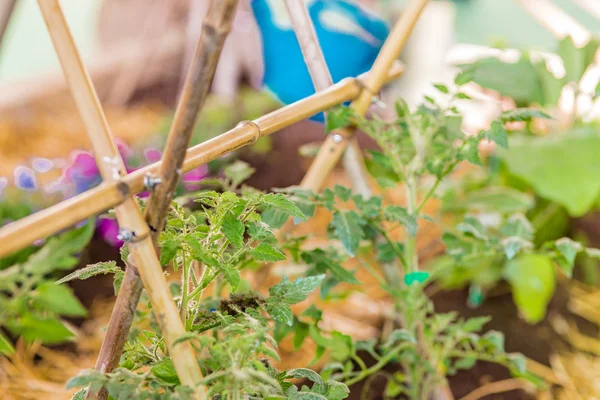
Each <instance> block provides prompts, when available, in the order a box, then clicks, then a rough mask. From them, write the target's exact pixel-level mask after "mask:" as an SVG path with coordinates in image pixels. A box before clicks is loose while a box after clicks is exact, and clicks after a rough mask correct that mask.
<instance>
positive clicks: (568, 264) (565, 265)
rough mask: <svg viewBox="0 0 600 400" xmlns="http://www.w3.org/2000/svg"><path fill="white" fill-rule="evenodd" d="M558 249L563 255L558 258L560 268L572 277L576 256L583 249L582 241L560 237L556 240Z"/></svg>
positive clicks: (555, 243)
mask: <svg viewBox="0 0 600 400" xmlns="http://www.w3.org/2000/svg"><path fill="white" fill-rule="evenodd" d="M554 245H555V246H556V250H558V252H559V253H560V255H561V256H562V257H561V258H559V259H558V265H559V266H560V269H561V270H562V271H563V272H564V273H565V274H566V275H567V276H568V277H569V278H571V277H572V275H573V267H574V265H575V258H576V257H577V254H578V253H579V252H580V251H582V250H583V246H582V245H581V243H578V242H575V241H573V240H571V239H569V238H567V237H564V238H562V239H558V240H557V241H556V242H554Z"/></svg>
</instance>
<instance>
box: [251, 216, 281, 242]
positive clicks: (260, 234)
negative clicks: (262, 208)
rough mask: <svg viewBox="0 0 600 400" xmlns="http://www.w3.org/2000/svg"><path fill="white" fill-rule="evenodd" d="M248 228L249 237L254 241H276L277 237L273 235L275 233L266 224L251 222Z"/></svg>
mask: <svg viewBox="0 0 600 400" xmlns="http://www.w3.org/2000/svg"><path fill="white" fill-rule="evenodd" d="M246 228H247V231H248V235H250V237H251V238H252V239H253V240H266V241H273V240H275V235H274V234H273V231H272V230H271V228H270V227H269V225H267V224H265V223H264V222H261V221H259V222H249V223H248V225H247V227H246Z"/></svg>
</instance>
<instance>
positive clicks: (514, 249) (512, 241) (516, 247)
mask: <svg viewBox="0 0 600 400" xmlns="http://www.w3.org/2000/svg"><path fill="white" fill-rule="evenodd" d="M502 246H503V247H504V254H506V258H508V259H509V260H512V259H513V258H514V257H515V256H516V255H517V254H519V253H520V252H521V250H525V249H530V248H532V247H533V243H531V242H530V241H528V240H525V239H523V238H520V237H518V236H511V237H507V238H505V239H503V240H502Z"/></svg>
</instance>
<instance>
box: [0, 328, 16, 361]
mask: <svg viewBox="0 0 600 400" xmlns="http://www.w3.org/2000/svg"><path fill="white" fill-rule="evenodd" d="M14 352H15V348H14V347H13V345H12V343H11V342H10V340H8V338H7V337H6V336H4V335H3V334H2V332H0V354H2V355H5V356H9V355H11V354H13V353H14Z"/></svg>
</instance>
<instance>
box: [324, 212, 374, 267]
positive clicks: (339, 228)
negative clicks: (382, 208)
mask: <svg viewBox="0 0 600 400" xmlns="http://www.w3.org/2000/svg"><path fill="white" fill-rule="evenodd" d="M365 224H366V222H365V221H364V220H363V219H362V218H361V217H360V215H358V214H357V213H356V212H355V211H338V210H336V211H335V212H334V214H333V221H332V222H331V226H332V228H333V232H334V234H335V236H336V237H337V238H338V239H339V240H340V241H341V242H342V245H343V246H344V249H345V250H346V251H347V252H348V254H350V255H351V256H353V255H354V254H356V250H358V246H359V245H360V241H361V239H362V238H363V237H364V235H365V233H364V230H363V227H364V225H365Z"/></svg>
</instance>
